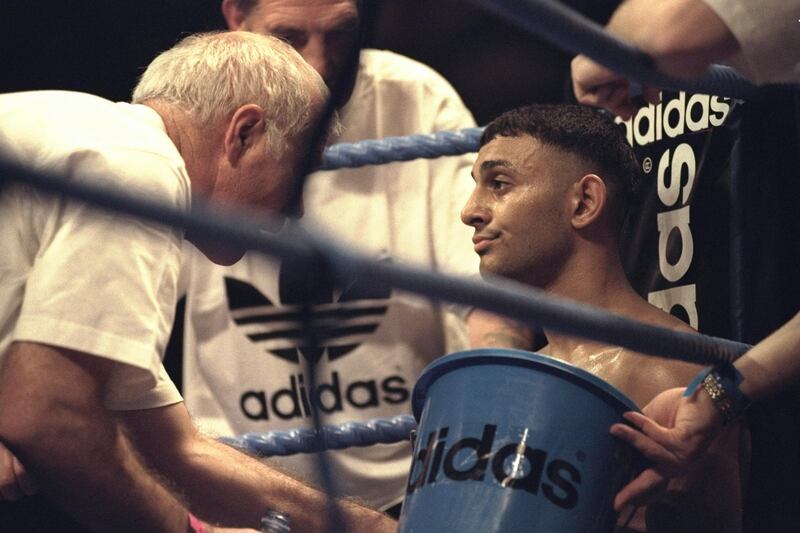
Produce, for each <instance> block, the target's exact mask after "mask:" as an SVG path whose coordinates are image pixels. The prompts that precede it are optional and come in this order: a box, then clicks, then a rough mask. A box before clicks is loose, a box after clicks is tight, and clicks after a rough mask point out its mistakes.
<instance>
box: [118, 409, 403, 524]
mask: <svg viewBox="0 0 800 533" xmlns="http://www.w3.org/2000/svg"><path fill="white" fill-rule="evenodd" d="M119 416H120V417H121V418H122V419H123V420H124V421H125V424H126V426H127V427H128V429H129V432H130V434H131V436H132V438H133V439H134V442H135V443H136V448H137V449H138V450H140V451H141V452H142V453H143V454H144V455H145V457H146V460H147V461H148V463H149V464H150V466H151V467H152V468H154V469H156V470H158V472H159V473H161V474H162V475H163V476H165V477H166V478H167V479H168V480H169V481H170V482H171V483H173V484H174V485H175V486H178V487H180V488H181V491H182V494H183V496H184V498H185V499H186V500H187V502H188V505H189V508H190V509H191V510H192V512H193V513H194V514H195V515H197V516H199V517H201V518H203V519H205V520H207V521H209V522H215V523H220V524H222V525H225V526H230V527H251V528H257V527H258V525H259V520H260V518H261V516H262V515H263V514H264V512H265V511H267V510H268V509H272V510H276V511H279V512H281V513H284V514H287V515H288V516H289V517H290V518H291V521H292V531H294V532H303V531H308V532H318V531H326V527H329V526H330V517H329V513H328V510H327V507H326V506H327V500H328V499H327V497H326V496H325V494H324V493H322V492H320V491H318V490H316V489H313V488H312V487H309V486H307V485H305V484H303V483H301V482H299V481H297V480H295V479H292V478H291V477H289V476H287V475H285V474H282V473H280V472H278V471H277V470H274V469H272V468H269V467H268V466H266V465H264V464H262V463H261V462H260V461H258V460H257V459H254V458H252V457H249V456H247V455H245V454H243V453H241V452H239V451H237V450H234V449H233V448H230V447H229V446H226V445H224V444H220V443H218V442H216V441H213V440H211V439H208V438H206V437H203V436H201V435H200V434H199V433H198V431H197V430H196V429H195V427H194V425H193V424H192V421H191V419H190V417H189V414H188V412H187V411H186V408H185V406H184V405H183V404H182V403H181V404H174V405H169V406H166V407H161V408H157V409H147V410H141V411H130V412H121V413H119ZM164 443H169V445H165V444H164ZM340 505H341V506H342V509H343V514H344V518H345V522H346V526H347V528H346V529H347V530H348V531H352V532H358V531H363V532H370V533H373V532H374V533H378V532H383V531H394V529H395V525H394V523H393V521H392V520H391V519H389V518H387V517H385V516H384V515H382V514H381V513H378V512H377V511H373V510H371V509H367V508H365V507H361V506H358V505H355V504H353V503H349V502H347V503H344V502H340Z"/></svg>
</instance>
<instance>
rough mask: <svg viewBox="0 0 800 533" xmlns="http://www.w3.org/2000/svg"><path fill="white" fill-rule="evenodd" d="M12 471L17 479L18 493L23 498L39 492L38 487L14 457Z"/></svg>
mask: <svg viewBox="0 0 800 533" xmlns="http://www.w3.org/2000/svg"><path fill="white" fill-rule="evenodd" d="M13 469H14V474H15V476H16V478H17V486H18V487H19V490H20V492H21V493H22V494H23V495H25V496H33V495H34V494H36V492H38V490H39V487H38V486H37V485H36V482H35V481H34V480H33V478H32V477H31V476H30V475H29V474H28V471H27V470H25V467H24V466H22V463H20V462H19V459H17V458H16V457H14V461H13Z"/></svg>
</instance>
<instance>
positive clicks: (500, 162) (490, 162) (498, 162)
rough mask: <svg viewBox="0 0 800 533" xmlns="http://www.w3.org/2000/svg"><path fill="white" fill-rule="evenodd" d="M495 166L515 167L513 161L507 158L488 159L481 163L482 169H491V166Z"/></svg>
mask: <svg viewBox="0 0 800 533" xmlns="http://www.w3.org/2000/svg"><path fill="white" fill-rule="evenodd" d="M494 167H509V168H514V165H512V164H511V161H509V160H507V159H487V160H486V161H484V162H483V163H481V171H483V170H489V169H490V168H494Z"/></svg>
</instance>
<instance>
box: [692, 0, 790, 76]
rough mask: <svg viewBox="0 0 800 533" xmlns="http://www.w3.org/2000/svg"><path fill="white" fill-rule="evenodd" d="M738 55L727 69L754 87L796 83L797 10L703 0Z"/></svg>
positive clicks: (764, 2)
mask: <svg viewBox="0 0 800 533" xmlns="http://www.w3.org/2000/svg"><path fill="white" fill-rule="evenodd" d="M704 2H705V3H706V4H707V5H708V6H709V7H710V8H711V9H713V10H714V12H715V13H716V14H717V16H719V18H721V19H722V20H723V22H725V24H726V25H727V26H728V29H729V30H730V31H731V33H733V35H734V37H736V40H737V41H738V42H739V46H740V47H741V52H740V53H738V54H736V55H735V56H734V57H732V58H731V65H732V66H733V67H734V68H736V69H737V70H739V71H740V72H741V73H742V74H743V75H745V76H747V77H748V78H750V79H751V80H752V81H754V82H756V83H760V84H762V83H800V53H799V52H798V51H800V22H798V19H800V9H799V8H798V5H797V3H796V2H786V1H785V0H760V1H758V2H755V1H753V0H704Z"/></svg>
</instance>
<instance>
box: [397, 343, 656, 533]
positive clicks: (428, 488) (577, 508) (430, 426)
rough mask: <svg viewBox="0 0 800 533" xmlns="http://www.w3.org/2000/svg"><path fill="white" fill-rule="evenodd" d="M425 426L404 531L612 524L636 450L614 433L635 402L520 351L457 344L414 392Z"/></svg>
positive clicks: (577, 531)
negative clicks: (611, 429)
mask: <svg viewBox="0 0 800 533" xmlns="http://www.w3.org/2000/svg"><path fill="white" fill-rule="evenodd" d="M412 401H413V409H414V416H415V417H416V419H417V421H418V428H417V433H416V438H415V443H414V456H413V460H412V465H411V469H410V473H409V478H408V483H407V487H406V496H405V499H404V502H403V510H402V513H401V516H400V526H399V530H398V531H399V532H402V533H435V532H440V531H454V532H455V531H458V532H462V531H463V532H481V533H484V532H493V531H504V532H529V531H530V532H543V533H559V532H564V533H586V532H610V531H612V529H613V527H614V524H615V522H616V513H615V512H614V509H613V506H612V502H613V501H614V496H615V495H616V493H617V492H618V491H619V489H620V488H622V487H623V486H624V485H625V483H627V482H628V481H629V480H630V479H631V478H632V476H633V474H635V472H636V471H637V466H638V465H640V464H641V463H640V458H639V456H638V455H637V454H635V452H634V451H633V450H632V449H631V448H630V447H628V446H627V445H624V444H623V443H621V442H620V441H618V440H616V439H615V438H613V437H612V436H611V435H610V434H609V433H608V430H609V427H610V426H611V425H612V424H613V423H615V422H620V421H622V420H623V419H622V416H621V415H622V413H623V412H625V411H630V410H638V408H637V407H636V404H634V403H633V402H632V401H631V400H630V399H628V398H627V397H625V396H624V395H623V394H622V393H620V392H619V391H617V390H616V389H614V388H613V387H612V386H611V385H609V384H608V383H606V382H605V381H603V380H601V379H600V378H598V377H596V376H593V375H592V374H590V373H588V372H586V371H584V370H581V369H579V368H576V367H574V366H572V365H569V364H567V363H564V362H562V361H558V360H556V359H552V358H550V357H545V356H543V355H540V354H535V353H531V352H525V351H521V350H505V349H482V350H471V351H467V352H459V353H455V354H450V355H448V356H445V357H442V358H441V359H438V360H437V361H435V362H434V363H432V364H431V365H429V366H428V367H427V368H426V369H425V371H424V372H423V373H422V376H421V377H420V378H419V380H418V381H417V384H416V386H415V387H414V393H413V398H412Z"/></svg>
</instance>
